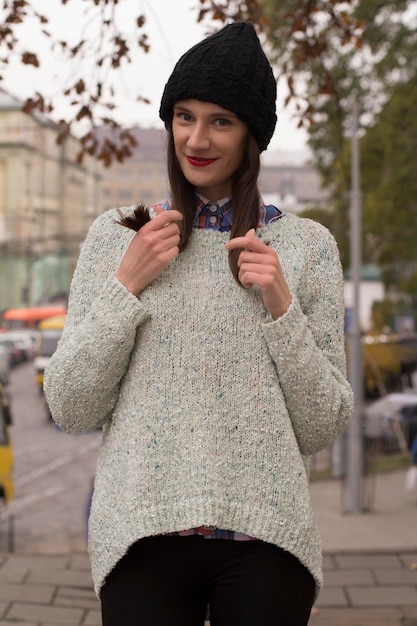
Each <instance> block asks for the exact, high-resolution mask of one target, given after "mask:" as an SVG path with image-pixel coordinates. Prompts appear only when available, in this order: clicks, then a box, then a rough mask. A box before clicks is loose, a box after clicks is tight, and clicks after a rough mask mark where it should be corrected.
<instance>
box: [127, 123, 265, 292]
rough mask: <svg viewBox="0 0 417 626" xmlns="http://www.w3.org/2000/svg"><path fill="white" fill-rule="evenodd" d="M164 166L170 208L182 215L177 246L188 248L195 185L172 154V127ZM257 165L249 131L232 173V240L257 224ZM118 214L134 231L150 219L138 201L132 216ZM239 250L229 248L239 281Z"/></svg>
mask: <svg viewBox="0 0 417 626" xmlns="http://www.w3.org/2000/svg"><path fill="white" fill-rule="evenodd" d="M167 167H168V178H169V183H170V187H171V194H172V208H173V209H176V210H177V211H179V212H180V213H182V215H183V216H184V219H183V220H182V221H181V223H180V224H179V228H180V244H179V248H180V251H181V252H182V251H183V250H185V248H186V247H187V245H188V243H189V241H190V237H191V233H192V230H193V222H194V214H195V208H196V197H195V189H194V185H192V184H191V183H190V182H189V181H188V180H187V179H186V178H185V176H184V174H183V172H182V170H181V168H180V165H179V163H178V159H177V157H176V155H175V144H174V135H173V132H172V129H171V128H169V129H168V146H167ZM259 168H260V159H259V147H258V144H257V143H256V141H255V139H254V138H253V136H252V135H251V134H250V133H249V134H248V138H247V142H246V149H245V152H244V154H243V157H242V162H241V164H240V166H239V167H238V169H237V170H236V172H235V174H234V175H233V181H232V203H233V220H232V228H231V232H230V238H231V239H232V238H234V237H241V236H243V235H246V233H247V232H248V230H250V229H251V228H256V227H257V225H258V219H259V190H258V176H259ZM119 213H120V219H119V220H117V223H118V224H121V225H122V226H126V227H127V228H131V229H133V230H139V228H141V227H142V226H143V225H144V224H145V223H146V222H147V221H149V219H150V217H149V212H148V210H147V209H146V207H145V206H144V205H143V204H139V205H138V206H137V207H136V209H135V211H134V215H133V216H126V215H123V214H122V213H121V212H120V211H119ZM240 252H241V250H240V249H238V250H230V251H229V265H230V269H231V270H232V274H233V276H234V278H235V279H236V281H237V282H238V283H239V284H240V281H239V279H238V274H239V267H238V264H237V263H238V258H239V254H240Z"/></svg>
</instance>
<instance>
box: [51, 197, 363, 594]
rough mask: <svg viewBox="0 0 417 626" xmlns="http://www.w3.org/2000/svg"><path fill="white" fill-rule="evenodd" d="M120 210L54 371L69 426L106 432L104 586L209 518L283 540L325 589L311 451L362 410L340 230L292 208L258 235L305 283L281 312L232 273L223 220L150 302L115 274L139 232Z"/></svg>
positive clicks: (73, 300) (100, 236) (96, 557)
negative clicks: (127, 561) (334, 232)
mask: <svg viewBox="0 0 417 626" xmlns="http://www.w3.org/2000/svg"><path fill="white" fill-rule="evenodd" d="M129 210H130V209H129ZM117 217H118V214H117V212H116V211H115V210H111V211H108V212H106V213H104V214H103V215H102V216H100V217H99V218H98V219H97V220H96V221H95V223H94V224H93V225H92V227H91V228H90V231H89V234H88V236H87V239H86V242H85V244H84V246H83V248H82V251H81V254H80V258H79V261H78V264H77V268H76V270H75V273H74V277H73V281H72V285H71V294H70V301H69V307H68V319H67V323H66V327H65V331H64V334H63V337H62V339H61V341H60V343H59V346H58V349H57V351H56V352H55V354H54V356H53V358H52V360H51V363H50V366H49V368H48V370H47V372H46V375H45V392H46V396H47V400H48V402H49V405H50V407H51V411H52V414H53V417H54V419H55V421H56V422H57V424H59V426H60V427H61V428H63V429H64V430H66V431H67V432H69V433H83V432H85V431H87V430H90V429H94V428H97V427H103V442H102V446H101V450H100V454H99V459H98V465H97V474H96V480H95V488H94V498H93V503H92V509H91V516H90V526H89V551H90V556H91V562H92V574H93V579H94V584H95V589H96V592H97V594H98V595H99V593H100V588H101V586H102V585H103V583H104V581H105V578H106V576H107V575H108V574H109V572H110V571H111V570H112V568H113V567H114V566H115V565H116V563H117V561H118V560H119V559H120V558H121V557H122V556H123V555H124V554H125V553H126V551H127V549H128V548H129V546H130V545H131V544H132V543H133V542H135V541H136V540H137V539H139V538H140V537H145V536H149V535H155V534H159V533H167V532H171V531H177V530H181V529H187V528H193V527H197V526H200V525H210V526H215V527H218V528H223V529H228V530H234V531H238V532H243V533H246V534H248V535H251V536H254V537H257V538H259V539H262V540H264V541H267V542H270V543H273V544H276V545H278V546H281V547H282V548H284V549H285V550H288V551H289V552H291V553H293V554H294V555H295V556H296V557H298V559H299V560H300V561H301V562H302V563H303V564H304V565H305V566H306V567H307V568H308V569H309V570H310V572H311V573H312V575H313V576H314V578H315V580H316V589H317V592H318V591H319V589H320V587H321V584H322V572H321V548H320V540H319V536H318V533H317V529H316V526H315V522H314V519H313V513H312V509H311V505H310V498H309V489H308V456H309V455H311V454H312V453H315V452H317V451H319V450H321V449H322V448H324V447H326V446H327V445H328V444H329V443H330V442H331V441H333V439H334V438H335V437H336V435H337V434H338V433H339V432H340V431H341V430H342V429H343V427H344V426H345V425H346V423H347V421H348V419H349V417H350V414H351V409H352V393H351V389H350V387H349V384H348V383H347V381H346V377H345V353H344V337H343V317H344V315H343V314H344V309H343V279H342V271H341V266H340V261H339V255H338V250H337V247H336V244H335V241H334V239H333V237H332V236H331V234H330V233H329V232H328V231H327V230H326V229H325V228H324V227H322V226H321V225H319V224H317V223H315V222H313V221H310V220H307V219H300V218H298V217H296V216H293V215H285V216H284V217H283V218H281V219H280V220H279V221H277V222H274V223H272V224H270V225H268V226H265V227H262V228H261V229H259V230H258V232H257V234H258V236H259V237H260V238H261V239H262V240H264V241H268V242H270V245H271V246H272V247H273V248H274V249H275V250H276V251H277V252H278V255H279V258H280V260H281V264H282V267H283V271H284V274H285V277H286V280H287V282H288V284H289V287H290V290H291V294H292V303H291V305H290V308H289V309H288V311H287V313H286V314H285V315H284V316H283V317H281V318H279V319H278V320H276V321H274V320H273V319H272V318H271V317H270V315H269V313H267V312H266V311H265V309H264V306H263V303H262V298H261V294H260V292H259V290H258V289H257V288H252V289H250V290H245V289H242V288H241V287H239V286H238V285H237V283H236V282H235V281H234V279H233V277H232V274H231V272H230V269H229V265H228V253H227V251H226V250H225V249H224V244H225V242H226V241H227V240H228V237H229V235H228V234H227V233H219V232H214V231H211V230H194V231H193V234H192V237H191V241H190V244H189V246H188V248H187V249H186V250H185V251H184V252H182V253H181V254H180V255H179V256H178V257H177V259H175V260H174V261H173V262H172V263H171V265H170V266H169V267H168V268H167V269H166V270H165V271H164V273H163V274H162V276H160V277H159V278H158V279H157V280H155V281H154V282H153V283H152V284H151V285H150V286H148V287H147V288H146V289H145V290H144V291H143V292H142V293H141V295H140V298H136V297H135V296H133V295H132V294H131V293H129V292H128V291H127V290H126V289H125V288H124V286H123V285H122V284H121V283H120V282H119V281H118V280H117V279H116V278H114V272H115V270H116V269H117V267H118V265H119V262H120V259H121V257H122V255H123V253H124V251H125V250H126V247H127V245H128V243H129V241H130V239H131V237H132V236H133V235H134V233H133V231H131V230H128V229H127V228H125V227H123V226H120V225H118V224H116V223H115V219H117Z"/></svg>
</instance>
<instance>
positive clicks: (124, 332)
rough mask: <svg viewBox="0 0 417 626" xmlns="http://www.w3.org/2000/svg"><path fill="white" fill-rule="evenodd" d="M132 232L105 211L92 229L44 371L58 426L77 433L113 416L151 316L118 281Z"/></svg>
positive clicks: (95, 426)
mask: <svg viewBox="0 0 417 626" xmlns="http://www.w3.org/2000/svg"><path fill="white" fill-rule="evenodd" d="M132 234H133V233H132V231H128V230H127V229H123V227H120V231H119V227H118V226H117V225H116V224H115V223H114V216H113V215H112V213H111V212H107V213H105V214H103V215H102V216H100V217H99V218H97V220H96V221H95V222H94V224H93V225H92V226H91V228H90V230H89V233H88V235H87V238H86V240H85V243H84V245H83V247H82V250H81V253H80V257H79V260H78V263H77V267H76V269H75V272H74V276H73V279H72V282H71V290H70V298H69V304H68V315H67V320H66V324H65V329H64V332H63V335H62V338H61V339H60V341H59V344H58V348H57V350H56V351H55V353H54V355H53V356H52V359H51V361H50V364H49V366H48V368H47V370H46V372H45V380H44V388H45V394H46V398H47V401H48V404H49V407H50V409H51V413H52V416H53V418H54V420H55V422H56V423H57V424H58V425H59V426H60V427H61V428H62V429H63V430H65V431H67V432H70V433H74V434H78V433H82V432H86V431H88V430H92V429H95V428H99V427H101V426H103V425H104V424H105V423H106V422H107V421H108V420H109V419H110V417H111V412H112V410H113V408H114V405H115V403H116V400H117V396H118V391H119V384H120V380H121V378H122V377H123V374H124V373H125V371H126V368H127V366H128V363H129V359H130V354H131V351H132V348H133V345H134V342H135V337H136V331H137V328H138V326H140V324H142V323H143V322H144V321H145V320H146V319H147V317H148V313H147V311H146V310H145V309H144V307H143V306H142V304H141V302H140V301H139V300H138V299H137V298H136V297H135V296H133V295H132V294H131V293H130V292H129V291H127V289H125V287H124V286H123V285H122V284H121V283H120V282H119V281H118V280H117V279H116V278H115V277H114V272H115V270H116V267H117V265H118V262H119V259H120V257H121V255H122V254H123V251H124V249H125V246H126V245H127V243H128V241H129V238H130V237H131V236H132Z"/></svg>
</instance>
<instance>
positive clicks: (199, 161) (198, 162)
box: [187, 156, 216, 167]
mask: <svg viewBox="0 0 417 626" xmlns="http://www.w3.org/2000/svg"><path fill="white" fill-rule="evenodd" d="M215 160H216V159H203V158H202V157H196V156H187V161H188V163H190V165H195V166H196V167H204V166H205V165H211V164H212V163H214V161H215Z"/></svg>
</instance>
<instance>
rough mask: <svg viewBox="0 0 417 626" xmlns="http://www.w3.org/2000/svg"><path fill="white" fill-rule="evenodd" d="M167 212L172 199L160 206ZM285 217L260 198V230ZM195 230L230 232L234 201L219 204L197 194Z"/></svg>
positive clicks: (227, 199) (226, 199) (229, 200)
mask: <svg viewBox="0 0 417 626" xmlns="http://www.w3.org/2000/svg"><path fill="white" fill-rule="evenodd" d="M160 206H161V207H162V208H163V209H165V211H168V210H170V209H171V208H172V204H171V197H170V196H169V197H168V198H167V199H166V200H165V202H162V203H161V205H160ZM282 216H283V212H282V211H280V210H279V209H277V208H276V207H275V206H273V205H272V204H269V205H265V204H264V203H263V200H262V198H259V220H258V228H260V227H261V226H266V224H270V223H271V222H275V221H276V220H278V219H279V218H280V217H282ZM193 226H194V228H209V229H210V230H217V231H220V232H222V233H223V232H228V231H229V230H230V229H231V227H232V200H231V199H230V198H222V200H218V201H217V202H211V201H210V200H208V199H207V198H205V197H204V196H202V195H201V194H197V208H196V212H195V215H194V224H193Z"/></svg>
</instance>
